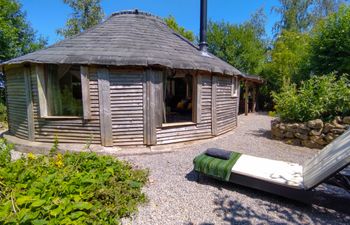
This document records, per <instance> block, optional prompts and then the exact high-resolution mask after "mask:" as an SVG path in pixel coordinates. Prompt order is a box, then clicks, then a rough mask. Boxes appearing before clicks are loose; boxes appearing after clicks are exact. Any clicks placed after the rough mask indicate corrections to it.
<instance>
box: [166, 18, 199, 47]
mask: <svg viewBox="0 0 350 225" xmlns="http://www.w3.org/2000/svg"><path fill="white" fill-rule="evenodd" d="M164 21H165V23H166V24H167V25H168V27H170V28H171V29H173V30H174V31H176V32H177V33H179V34H181V35H182V36H184V37H185V38H187V39H188V40H190V41H191V42H193V41H194V39H195V37H194V34H193V32H192V31H190V30H186V29H185V28H184V27H181V26H179V25H178V24H177V22H176V19H175V17H173V16H168V17H167V18H164Z"/></svg>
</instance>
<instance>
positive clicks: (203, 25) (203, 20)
mask: <svg viewBox="0 0 350 225" xmlns="http://www.w3.org/2000/svg"><path fill="white" fill-rule="evenodd" d="M207 48H208V44H207V0H201V12H200V30H199V49H200V50H201V51H203V52H207Z"/></svg>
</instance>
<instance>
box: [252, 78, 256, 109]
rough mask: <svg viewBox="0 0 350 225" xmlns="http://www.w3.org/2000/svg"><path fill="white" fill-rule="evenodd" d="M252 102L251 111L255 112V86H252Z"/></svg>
mask: <svg viewBox="0 0 350 225" xmlns="http://www.w3.org/2000/svg"><path fill="white" fill-rule="evenodd" d="M252 100H253V102H252V103H253V104H252V112H253V113H255V112H256V86H255V85H254V86H253V96H252Z"/></svg>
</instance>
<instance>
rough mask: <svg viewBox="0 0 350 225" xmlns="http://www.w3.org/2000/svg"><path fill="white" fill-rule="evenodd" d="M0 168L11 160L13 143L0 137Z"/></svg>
mask: <svg viewBox="0 0 350 225" xmlns="http://www.w3.org/2000/svg"><path fill="white" fill-rule="evenodd" d="M0 149H1V150H0V168H1V167H4V166H6V165H7V164H9V163H10V162H11V150H12V149H13V145H11V144H8V143H7V141H6V139H4V138H1V139H0ZM0 190H1V179H0ZM0 199H1V193H0Z"/></svg>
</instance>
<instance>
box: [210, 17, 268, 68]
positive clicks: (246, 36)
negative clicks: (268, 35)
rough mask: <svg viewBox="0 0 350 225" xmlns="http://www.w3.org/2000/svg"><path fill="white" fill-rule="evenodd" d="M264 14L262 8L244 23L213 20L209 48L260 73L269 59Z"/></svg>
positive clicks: (238, 64) (242, 66) (234, 62)
mask: <svg viewBox="0 0 350 225" xmlns="http://www.w3.org/2000/svg"><path fill="white" fill-rule="evenodd" d="M264 18H265V16H264V14H263V11H261V10H259V11H258V12H257V13H255V14H253V16H252V17H251V19H250V20H249V21H247V22H245V23H243V24H240V25H234V24H230V23H225V22H219V23H217V22H213V21H209V26H208V33H207V39H208V45H209V46H208V50H209V51H210V52H211V53H213V54H214V55H216V56H218V57H219V58H221V59H223V60H225V61H226V62H228V63H230V64H231V65H233V66H235V67H237V68H238V69H239V70H242V71H243V72H246V73H252V74H257V73H259V72H260V71H261V70H262V66H263V64H264V61H265V52H266V42H265V40H264V39H262V37H263V36H264V34H265V30H264V25H265V21H264Z"/></svg>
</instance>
